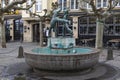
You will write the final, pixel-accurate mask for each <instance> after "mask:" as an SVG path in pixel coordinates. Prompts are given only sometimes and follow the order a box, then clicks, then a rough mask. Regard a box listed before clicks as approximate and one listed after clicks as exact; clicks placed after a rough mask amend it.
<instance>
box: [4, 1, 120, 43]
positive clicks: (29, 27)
mask: <svg viewBox="0 0 120 80" xmlns="http://www.w3.org/2000/svg"><path fill="white" fill-rule="evenodd" d="M95 1H96V6H97V7H98V8H99V7H104V8H106V7H107V5H108V3H107V0H95ZM52 2H58V4H59V5H60V6H61V9H62V11H61V13H60V14H59V16H60V17H61V18H62V16H63V11H64V9H66V8H67V7H69V9H70V11H69V20H70V21H71V25H70V26H69V27H70V28H71V29H72V31H73V37H74V38H75V39H76V43H77V44H79V41H80V40H81V39H85V38H88V39H89V38H95V36H96V17H95V16H94V15H89V14H87V13H85V12H82V11H80V10H79V0H36V3H35V4H34V5H33V7H32V8H31V9H30V11H31V12H33V13H36V14H39V15H41V16H42V15H44V11H43V9H47V10H48V12H50V10H51V4H52ZM30 4H31V0H28V1H27V3H25V4H23V6H28V5H30ZM85 7H86V8H87V9H91V6H90V5H88V4H85ZM112 12H113V13H116V15H112V16H111V17H109V18H108V19H106V20H105V22H104V23H105V27H104V43H106V42H107V41H108V40H110V39H112V38H120V16H119V12H120V2H119V3H118V4H117V6H116V7H115V9H114V10H112ZM21 15H22V19H15V20H14V19H12V20H11V21H10V22H7V21H6V22H7V23H9V24H10V26H11V27H10V28H9V29H10V32H9V34H10V36H12V40H15V39H18V38H17V37H18V36H15V35H16V34H17V31H15V29H17V30H18V28H17V27H16V28H13V26H12V24H13V25H16V26H17V24H19V30H18V32H19V31H20V32H22V33H21V34H23V41H24V42H39V40H40V25H39V22H40V21H39V18H38V17H37V16H36V17H35V16H31V15H30V14H29V12H28V11H22V12H21ZM9 24H8V25H9ZM21 26H22V28H21V29H20V27H21ZM42 26H43V27H45V28H46V27H49V26H50V25H49V23H45V22H43V23H42ZM13 29H14V30H13ZM62 30H63V24H62V23H60V22H58V23H57V35H56V36H62ZM15 32H16V33H15ZM65 33H66V36H69V35H70V34H69V32H67V31H66V32H65ZM17 35H18V34H17ZM53 36H54V32H53Z"/></svg>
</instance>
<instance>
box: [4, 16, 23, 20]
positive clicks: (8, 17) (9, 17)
mask: <svg viewBox="0 0 120 80" xmlns="http://www.w3.org/2000/svg"><path fill="white" fill-rule="evenodd" d="M21 18H22V16H21V15H4V19H5V20H7V19H21Z"/></svg>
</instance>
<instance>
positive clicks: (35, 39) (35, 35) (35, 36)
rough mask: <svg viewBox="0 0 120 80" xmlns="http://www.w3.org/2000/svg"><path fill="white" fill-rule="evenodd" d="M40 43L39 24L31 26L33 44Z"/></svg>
mask: <svg viewBox="0 0 120 80" xmlns="http://www.w3.org/2000/svg"><path fill="white" fill-rule="evenodd" d="M39 41H40V31H39V24H33V42H39Z"/></svg>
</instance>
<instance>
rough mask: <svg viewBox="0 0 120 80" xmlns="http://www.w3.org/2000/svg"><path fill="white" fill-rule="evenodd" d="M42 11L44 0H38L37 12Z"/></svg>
mask: <svg viewBox="0 0 120 80" xmlns="http://www.w3.org/2000/svg"><path fill="white" fill-rule="evenodd" d="M41 11H42V0H36V12H41Z"/></svg>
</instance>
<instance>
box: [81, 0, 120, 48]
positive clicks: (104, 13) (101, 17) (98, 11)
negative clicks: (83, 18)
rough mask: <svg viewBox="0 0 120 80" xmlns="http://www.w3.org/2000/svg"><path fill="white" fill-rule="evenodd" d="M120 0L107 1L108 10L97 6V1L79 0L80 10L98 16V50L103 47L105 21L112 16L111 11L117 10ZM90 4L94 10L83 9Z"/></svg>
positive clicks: (96, 45) (96, 44)
mask: <svg viewBox="0 0 120 80" xmlns="http://www.w3.org/2000/svg"><path fill="white" fill-rule="evenodd" d="M118 2H119V0H107V3H108V6H107V8H104V7H100V8H98V7H97V6H96V0H79V3H80V5H79V6H80V10H82V11H85V12H87V13H88V14H93V15H94V16H96V43H95V47H96V48H102V47H103V30H104V21H105V19H106V18H108V17H110V16H111V15H112V12H111V10H112V9H114V8H115V6H116V5H117V4H118ZM86 3H87V4H89V5H90V6H91V8H92V9H87V8H86V7H83V6H84V5H85V4H86Z"/></svg>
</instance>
